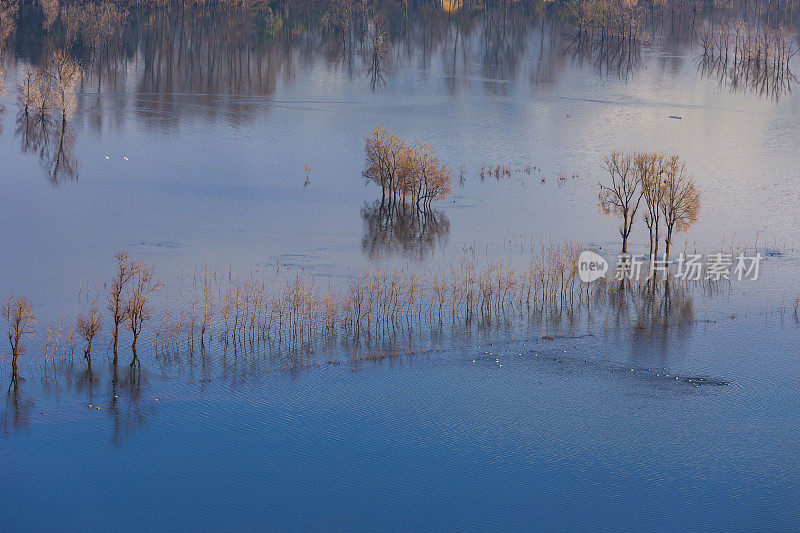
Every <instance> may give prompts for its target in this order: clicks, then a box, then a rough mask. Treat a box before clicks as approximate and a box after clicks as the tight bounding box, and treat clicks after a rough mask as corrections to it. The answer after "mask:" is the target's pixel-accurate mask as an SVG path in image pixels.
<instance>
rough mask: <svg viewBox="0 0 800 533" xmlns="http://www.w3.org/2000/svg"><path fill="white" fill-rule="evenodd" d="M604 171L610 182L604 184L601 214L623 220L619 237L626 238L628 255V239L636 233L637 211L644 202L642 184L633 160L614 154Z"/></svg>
mask: <svg viewBox="0 0 800 533" xmlns="http://www.w3.org/2000/svg"><path fill="white" fill-rule="evenodd" d="M604 168H605V169H606V171H608V174H609V178H610V180H609V181H608V182H607V183H606V184H604V183H602V182H601V183H600V195H599V200H600V211H601V212H602V213H603V214H604V215H606V216H610V215H614V216H617V217H619V218H621V219H622V224H621V225H620V227H619V234H620V236H621V237H622V253H623V254H626V253H628V237H629V236H630V234H631V230H632V229H633V222H634V220H635V218H636V211H637V210H638V209H639V202H640V201H641V199H642V192H641V180H640V179H639V175H638V173H637V172H636V170H635V168H634V161H633V156H631V155H630V154H622V153H620V152H617V151H614V152H611V153H610V154H609V155H608V156H606V158H605V166H604Z"/></svg>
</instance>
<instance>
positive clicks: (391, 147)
mask: <svg viewBox="0 0 800 533" xmlns="http://www.w3.org/2000/svg"><path fill="white" fill-rule="evenodd" d="M366 154H367V168H366V170H364V172H363V176H364V177H365V178H366V179H367V180H368V181H372V182H374V183H375V184H377V185H379V186H380V187H381V191H382V196H381V206H384V205H386V204H387V203H388V209H389V211H393V210H394V209H396V208H397V207H398V205H399V206H401V207H402V208H403V209H405V208H406V205H407V203H408V202H410V204H411V205H412V206H414V207H415V208H416V209H417V210H425V211H428V210H430V207H431V203H432V202H434V201H438V200H442V199H444V198H446V197H447V196H448V195H449V194H450V191H451V187H452V175H451V173H450V169H448V168H447V167H446V166H445V165H443V164H442V163H440V162H439V159H438V158H437V157H436V156H435V155H434V153H433V149H432V148H431V147H430V145H428V144H425V143H419V142H417V143H413V144H409V143H407V142H406V141H405V140H404V139H402V138H401V137H399V136H398V135H396V134H395V133H394V132H391V131H388V130H386V129H384V128H381V127H376V128H375V129H374V130H373V131H372V134H371V135H369V136H367V141H366Z"/></svg>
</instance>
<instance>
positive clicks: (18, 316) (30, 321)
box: [3, 296, 36, 374]
mask: <svg viewBox="0 0 800 533" xmlns="http://www.w3.org/2000/svg"><path fill="white" fill-rule="evenodd" d="M3 315H4V316H5V319H6V322H8V342H9V343H11V368H12V369H13V373H14V374H16V373H17V357H18V356H20V355H22V354H23V353H25V346H22V345H21V344H20V341H21V339H22V336H23V335H32V334H33V333H34V332H35V331H36V316H35V315H34V314H33V303H32V302H29V301H28V300H26V299H25V297H23V296H9V297H8V300H6V302H5V303H4V304H3Z"/></svg>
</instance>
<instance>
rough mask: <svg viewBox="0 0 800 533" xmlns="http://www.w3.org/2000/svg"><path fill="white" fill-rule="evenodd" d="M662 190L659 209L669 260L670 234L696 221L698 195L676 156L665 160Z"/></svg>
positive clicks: (698, 205) (682, 229)
mask: <svg viewBox="0 0 800 533" xmlns="http://www.w3.org/2000/svg"><path fill="white" fill-rule="evenodd" d="M663 188H664V194H663V197H662V199H661V206H660V207H661V214H662V215H663V216H664V225H665V226H666V229H667V233H666V236H665V240H664V244H665V251H664V255H665V257H666V259H669V247H670V245H671V244H672V232H673V231H677V232H679V233H682V232H685V231H686V230H688V229H689V227H690V226H691V225H692V224H694V223H695V222H696V221H697V215H698V212H699V211H700V193H699V192H698V191H697V188H696V187H695V184H694V180H693V179H692V178H691V177H690V176H689V175H688V174H687V173H686V164H685V163H684V162H683V161H681V160H680V158H679V157H678V156H677V155H673V156H671V157H670V158H669V159H667V160H666V163H665V165H664V187H663Z"/></svg>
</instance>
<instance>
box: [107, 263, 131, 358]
mask: <svg viewBox="0 0 800 533" xmlns="http://www.w3.org/2000/svg"><path fill="white" fill-rule="evenodd" d="M115 257H116V259H117V272H116V274H114V279H113V280H111V285H110V286H109V288H108V310H109V311H111V318H112V320H113V321H114V330H113V331H112V346H113V349H114V365H116V364H117V345H118V344H119V325H120V324H121V323H122V321H123V320H124V319H125V304H124V303H123V302H122V294H123V291H124V290H125V287H126V286H127V284H128V282H129V281H130V280H131V277H132V276H133V264H132V263H131V260H130V258H129V257H128V252H126V251H125V250H120V251H119V252H117V255H116V256H115Z"/></svg>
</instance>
